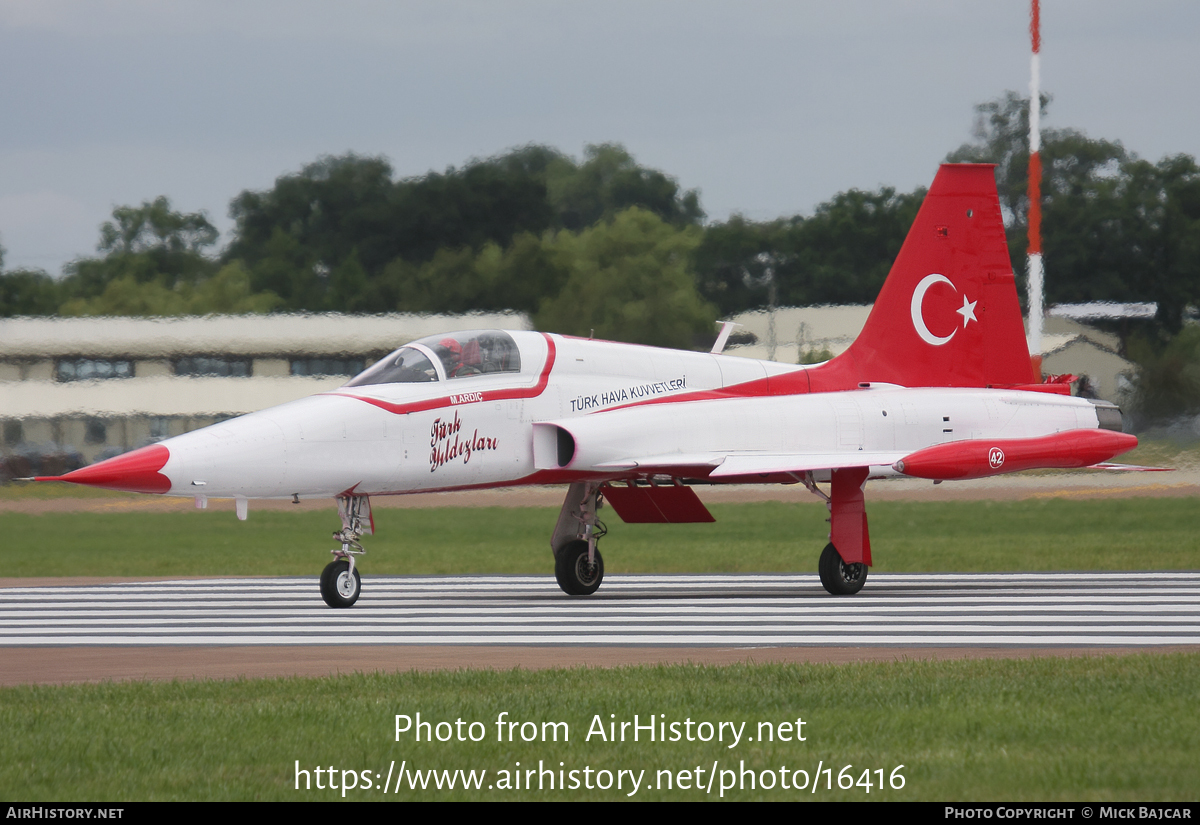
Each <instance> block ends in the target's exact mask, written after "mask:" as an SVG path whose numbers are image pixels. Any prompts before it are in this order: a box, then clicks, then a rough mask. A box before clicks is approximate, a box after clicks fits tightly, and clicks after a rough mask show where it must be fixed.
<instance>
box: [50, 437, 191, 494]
mask: <svg viewBox="0 0 1200 825" xmlns="http://www.w3.org/2000/svg"><path fill="white" fill-rule="evenodd" d="M170 457H171V451H170V450H168V449H167V448H166V447H164V446H163V445H161V444H151V445H150V446H149V447H142V448H141V449H138V450H134V451H133V452H130V453H125V454H124V455H119V456H116V457H114V458H110V459H107V460H106V461H101V462H100V463H99V464H92V465H90V466H88V467H82V468H80V469H78V470H73V471H72V472H69V473H67V474H66V475H65V476H38V477H37V478H36V479H35V480H36V481H69V482H71V483H72V484H87V485H90V486H92V487H107V488H108V489H110V490H125V491H127V492H130V493H166V492H169V491H170V489H171V479H169V478H167V477H166V476H165V475H163V474H162V473H160V472H159V470H161V469H162V468H163V465H165V464H166V463H167V459H169V458H170Z"/></svg>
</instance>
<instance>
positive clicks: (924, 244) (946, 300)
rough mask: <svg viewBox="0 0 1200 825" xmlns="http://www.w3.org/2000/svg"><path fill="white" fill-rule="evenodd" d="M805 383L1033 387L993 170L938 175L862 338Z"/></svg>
mask: <svg viewBox="0 0 1200 825" xmlns="http://www.w3.org/2000/svg"><path fill="white" fill-rule="evenodd" d="M809 377H810V380H811V386H812V389H813V390H814V391H819V390H822V389H835V388H836V389H842V388H844V385H847V384H848V385H849V386H854V385H856V384H857V383H858V382H864V381H870V382H883V383H890V384H901V385H903V386H906V387H983V386H987V385H988V384H1031V383H1033V382H1034V381H1035V380H1036V379H1035V378H1034V375H1033V367H1032V365H1031V363H1030V360H1029V348H1028V345H1027V343H1026V341H1025V325H1024V322H1023V321H1022V319H1021V307H1020V304H1019V303H1018V301H1017V289H1016V279H1015V276H1014V275H1013V270H1012V264H1011V262H1010V261H1009V257H1008V246H1007V244H1006V242H1005V238H1004V224H1003V222H1002V220H1001V217H1000V199H999V197H998V195H997V194H996V179H995V172H994V167H992V166H991V165H983V164H945V165H943V166H942V167H941V169H939V170H938V173H937V177H935V178H934V180H933V186H931V187H930V188H929V194H928V195H926V196H925V202H924V203H922V204H921V210H920V211H919V212H918V213H917V218H916V220H915V221H914V222H913V225H912V228H911V229H910V230H909V232H908V237H907V238H906V239H905V241H904V246H903V247H901V249H900V254H899V255H898V256H897V257H896V262H895V263H894V264H893V265H892V270H891V272H890V273H888V277H887V281H886V282H884V285H883V289H882V290H880V292H879V298H878V300H876V301H875V306H874V308H872V310H871V314H870V316H869V317H868V318H867V324H866V326H865V327H863V330H862V333H861V334H860V335H859V336H858V339H857V340H856V341H855V342H854V343H853V344H852V345H851V347H850V349H848V350H846V352H844V353H842V354H841V355H839V356H838V357H837V358H834V359H833V360H832V361H830V362H829V363H828V364H825V365H823V366H821V367H818V368H816V369H814V370H811V371H810V372H809Z"/></svg>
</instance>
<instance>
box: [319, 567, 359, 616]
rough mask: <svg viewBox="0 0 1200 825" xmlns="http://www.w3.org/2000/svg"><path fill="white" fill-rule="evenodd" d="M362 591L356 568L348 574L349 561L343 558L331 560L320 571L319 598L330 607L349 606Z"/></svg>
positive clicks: (356, 599)
mask: <svg viewBox="0 0 1200 825" xmlns="http://www.w3.org/2000/svg"><path fill="white" fill-rule="evenodd" d="M360 593H362V579H361V578H360V577H359V575H358V568H357V567H356V568H354V575H353V576H351V575H350V562H348V561H346V560H345V559H338V560H337V561H331V562H329V564H327V565H326V566H325V570H324V571H322V572H321V598H322V599H324V600H325V604H327V605H329V606H330V607H349V606H350V605H352V604H354V603H355V602H356V601H358V596H359V594H360Z"/></svg>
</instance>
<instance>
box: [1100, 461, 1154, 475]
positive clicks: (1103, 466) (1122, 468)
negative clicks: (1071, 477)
mask: <svg viewBox="0 0 1200 825" xmlns="http://www.w3.org/2000/svg"><path fill="white" fill-rule="evenodd" d="M1087 469H1089V470H1115V471H1117V472H1122V473H1170V472H1174V470H1175V468H1174V467H1143V466H1141V465H1139V464H1112V463H1110V462H1108V461H1104V462H1101V463H1100V464H1092V465H1090V466H1089V467H1088V468H1087Z"/></svg>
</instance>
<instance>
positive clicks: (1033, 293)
mask: <svg viewBox="0 0 1200 825" xmlns="http://www.w3.org/2000/svg"><path fill="white" fill-rule="evenodd" d="M1029 37H1030V40H1031V42H1032V45H1033V55H1032V58H1031V59H1030V64H1029V68H1030V71H1029V266H1028V270H1027V271H1028V273H1029V353H1030V357H1031V358H1032V360H1033V372H1034V376H1035V377H1036V378H1037V379H1038V380H1041V377H1042V316H1043V313H1044V309H1043V307H1044V304H1045V287H1044V285H1043V272H1042V158H1041V155H1040V154H1039V152H1040V150H1041V148H1042V139H1041V123H1040V115H1041V102H1042V101H1041V88H1040V87H1041V78H1040V77H1039V67H1038V53H1039V52H1040V51H1041V49H1042V31H1041V4H1040V0H1031V6H1030V10H1029Z"/></svg>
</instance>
